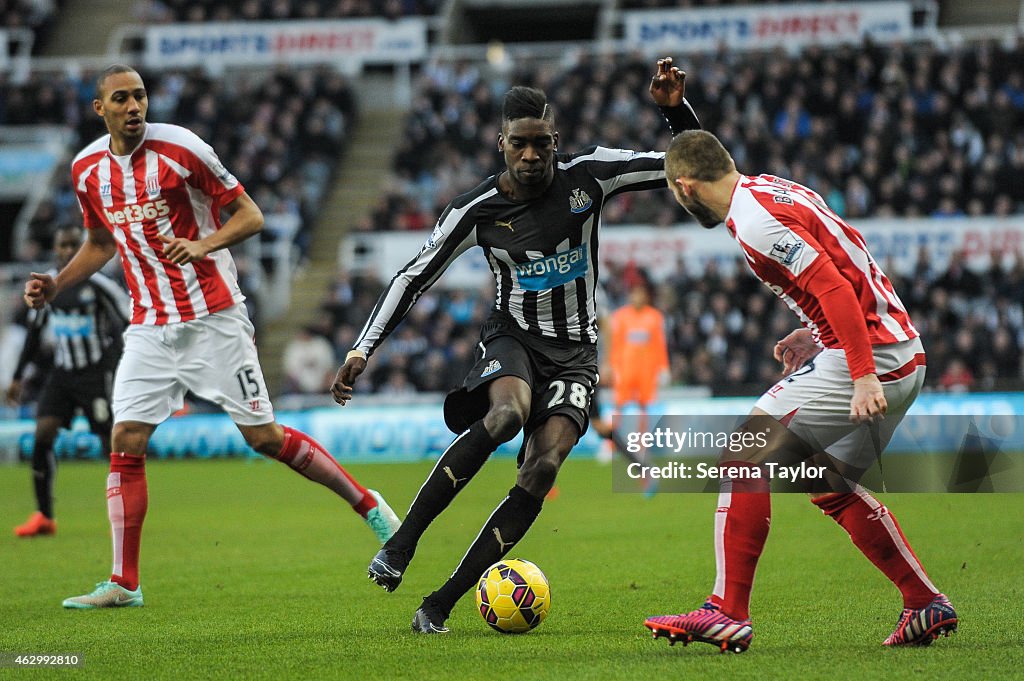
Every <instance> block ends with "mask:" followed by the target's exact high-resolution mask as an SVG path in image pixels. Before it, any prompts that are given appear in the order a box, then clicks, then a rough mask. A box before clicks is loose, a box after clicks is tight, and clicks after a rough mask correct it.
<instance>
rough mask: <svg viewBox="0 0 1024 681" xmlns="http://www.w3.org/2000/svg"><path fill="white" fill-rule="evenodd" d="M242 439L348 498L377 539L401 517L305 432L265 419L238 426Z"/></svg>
mask: <svg viewBox="0 0 1024 681" xmlns="http://www.w3.org/2000/svg"><path fill="white" fill-rule="evenodd" d="M238 429H239V431H241V433H242V436H243V437H244V438H245V441H246V442H248V443H249V446H251V447H252V448H253V449H255V450H256V451H257V452H259V453H260V454H263V455H264V456H267V457H270V458H272V459H277V460H278V461H281V462H282V463H285V464H287V465H288V466H289V467H290V468H291V469H292V470H294V471H296V472H298V473H300V474H301V475H302V476H304V477H305V478H306V479H308V480H312V481H313V482H317V483H320V484H321V485H323V486H324V487H327V488H328V489H330V490H331V491H332V492H334V493H335V494H337V495H338V496H340V497H341V498H342V499H344V500H345V501H347V502H348V504H349V505H350V506H351V507H352V510H354V511H355V512H356V513H358V514H359V515H360V516H361V517H362V518H363V520H365V521H366V524H367V525H368V526H369V527H370V529H371V530H372V531H373V533H374V534H375V535H376V536H377V539H378V540H380V542H381V543H384V542H386V541H387V540H388V539H390V538H391V536H392V535H393V534H394V533H395V530H397V529H398V526H399V525H400V524H401V521H400V520H399V519H398V516H397V515H396V514H395V512H394V511H393V510H391V507H390V506H388V504H387V502H386V501H384V498H383V497H382V496H381V495H380V493H379V492H377V491H376V490H371V489H366V488H365V487H363V486H362V485H360V484H359V482H358V481H357V480H356V479H355V478H353V477H352V476H351V475H350V474H349V472H348V471H346V470H345V468H344V467H342V465H341V464H339V463H338V461H337V460H336V459H335V458H334V457H333V456H331V455H330V453H329V452H328V451H327V450H326V449H324V447H323V446H322V445H321V444H320V443H319V442H317V441H316V440H314V439H313V438H311V437H310V436H309V435H306V434H305V433H303V432H301V431H298V430H295V429H294V428H289V427H287V426H281V425H279V424H277V423H274V422H271V423H265V424H262V425H258V426H243V425H239V426H238Z"/></svg>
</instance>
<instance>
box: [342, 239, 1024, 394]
mask: <svg viewBox="0 0 1024 681" xmlns="http://www.w3.org/2000/svg"><path fill="white" fill-rule="evenodd" d="M993 256H994V257H993V260H992V265H991V266H990V267H989V268H988V270H985V271H981V272H976V271H972V270H969V269H967V267H966V258H965V256H964V254H962V253H959V254H955V255H954V257H953V258H952V260H951V262H950V264H949V267H948V268H947V269H937V268H935V267H934V264H933V262H932V260H931V258H930V255H929V253H928V251H927V250H926V249H922V250H921V251H919V253H918V262H917V264H916V266H915V267H914V268H913V270H912V272H911V274H910V275H908V276H900V275H899V274H897V273H896V272H895V271H894V270H893V269H892V268H891V267H890V268H888V269H887V273H888V274H889V276H890V278H891V279H892V281H893V286H894V287H895V288H896V289H897V290H898V291H900V292H902V294H903V302H904V303H905V304H906V306H907V308H908V310H909V311H910V314H911V318H912V319H913V320H914V324H915V326H916V327H917V329H918V330H919V331H920V332H921V335H922V338H923V340H924V344H925V349H926V351H927V353H928V372H927V376H926V389H929V390H951V391H964V390H973V389H979V390H1020V389H1022V388H1024V367H1022V361H1024V357H1022V355H1024V353H1022V348H1024V254H1022V253H1017V254H1016V255H1015V256H1014V257H1013V258H1012V262H1010V263H1009V264H1006V263H1004V262H1003V254H1002V253H999V252H997V253H994V254H993ZM634 269H635V268H629V267H627V268H619V267H616V266H614V265H611V264H606V265H604V266H603V267H602V281H603V284H604V288H605V293H606V297H607V304H608V305H609V306H610V307H619V306H621V305H623V304H625V303H626V302H627V299H628V296H629V289H630V285H631V282H632V281H634V278H633V277H632V275H631V272H632V271H633V270H634ZM339 282H342V283H339V284H336V285H335V287H334V288H333V289H332V293H331V295H330V296H329V297H328V300H327V302H325V310H330V311H331V314H333V316H334V318H335V319H345V320H349V321H346V322H336V328H338V326H337V324H344V328H345V332H344V337H345V341H344V342H342V343H341V344H339V345H338V346H336V352H337V354H339V356H340V355H342V354H344V352H346V351H347V350H348V349H349V347H350V344H351V342H352V340H353V339H354V337H355V333H356V330H355V329H354V328H353V327H352V326H351V324H352V323H359V321H361V318H362V317H363V316H364V315H365V314H366V313H367V312H368V310H369V307H372V305H373V304H374V302H375V300H376V297H377V296H378V295H379V294H380V292H381V290H382V289H383V288H384V282H383V281H379V280H376V279H373V278H367V277H363V278H358V279H350V278H348V277H342V278H340V279H339ZM338 289H341V291H343V296H342V297H343V298H344V299H345V300H349V301H362V302H361V303H359V304H356V303H355V302H350V303H349V305H348V306H347V307H337V306H334V305H333V304H331V303H330V301H331V300H336V299H337V298H338V296H339V294H338V293H337V291H338ZM492 300H493V294H492V293H491V292H490V291H479V290H471V289H467V290H461V289H460V290H432V291H430V292H428V293H427V294H426V295H425V296H424V299H423V300H421V301H420V303H419V304H418V305H417V308H416V309H415V312H416V313H415V314H410V316H409V317H407V318H406V320H405V321H404V322H403V324H402V326H401V327H399V329H398V330H396V332H395V337H394V339H393V340H392V342H391V344H390V345H389V347H388V348H385V350H384V351H382V353H381V355H380V356H378V357H377V358H376V361H375V362H373V363H371V364H370V369H369V370H368V374H369V375H368V378H369V380H368V381H367V383H368V384H369V385H372V386H374V387H375V389H377V390H384V389H385V386H388V387H387V390H389V391H395V390H398V389H399V388H401V389H402V390H405V389H406V387H407V386H408V385H412V386H414V387H415V389H416V390H419V391H434V392H444V391H447V390H449V389H451V388H453V387H455V386H457V385H459V383H460V382H461V380H462V378H463V377H464V375H465V373H466V372H467V371H468V370H469V367H470V366H471V365H472V363H473V347H474V344H475V343H476V340H477V337H476V334H477V327H478V325H479V323H480V321H481V320H482V319H483V317H484V316H485V315H486V312H487V309H488V308H489V306H490V305H491V301H492ZM654 305H655V306H656V307H658V308H659V309H661V310H662V311H663V314H664V318H665V327H666V340H667V342H668V349H669V371H670V374H671V375H670V380H671V383H673V384H677V385H679V384H682V385H700V386H706V387H709V388H711V389H712V391H713V392H714V393H715V394H716V395H753V394H759V393H760V392H761V391H762V390H763V388H764V385H765V384H767V383H772V382H774V381H777V380H778V379H779V378H780V374H779V371H780V366H779V363H778V362H776V361H775V360H774V359H773V358H772V347H773V346H774V344H775V342H776V341H777V340H778V339H779V338H782V337H783V336H785V335H786V334H788V333H789V332H790V331H792V330H793V329H794V328H795V326H794V323H793V320H792V313H791V312H790V311H789V310H788V309H787V308H786V307H785V305H784V304H783V303H782V302H781V301H779V300H778V299H777V298H776V297H775V295H773V294H772V292H771V291H769V290H768V289H767V288H766V287H764V286H761V285H760V284H758V283H757V281H756V280H754V279H753V277H751V276H749V274H748V273H747V271H746V266H745V265H744V264H743V263H742V262H739V261H737V262H736V263H735V267H734V268H733V273H731V274H724V273H723V272H722V271H721V270H720V269H719V268H718V267H717V266H715V265H714V264H713V263H712V264H710V265H709V266H708V267H707V269H706V271H705V272H704V273H703V275H702V276H698V277H690V276H689V274H688V273H687V272H686V271H685V270H684V269H682V268H680V270H679V271H678V272H677V273H676V274H675V276H674V277H673V278H671V279H670V280H667V281H666V282H664V283H663V284H662V285H661V286H660V287H656V289H655V300H654ZM349 308H355V309H354V310H351V311H350V310H349ZM468 308H472V309H473V311H472V313H471V314H469V316H466V315H465V314H456V313H453V311H457V310H464V309H468ZM453 314H456V316H458V318H459V319H458V321H456V319H455V317H453ZM351 320H355V321H351ZM396 370H398V371H402V372H404V373H405V375H406V380H405V381H401V382H400V381H399V380H398V379H397V378H396V377H395V376H394V373H395V371H396Z"/></svg>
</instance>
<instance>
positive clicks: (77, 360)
mask: <svg viewBox="0 0 1024 681" xmlns="http://www.w3.org/2000/svg"><path fill="white" fill-rule="evenodd" d="M50 274H51V275H53V276H55V275H56V272H55V271H53V272H50ZM128 310H129V301H128V295H127V294H126V293H125V292H124V291H123V290H122V289H121V287H120V286H118V285H117V284H115V283H114V282H113V281H112V280H111V279H110V278H109V277H107V276H105V275H103V274H100V273H99V272H97V273H96V274H94V275H92V276H91V277H90V278H89V279H87V280H86V281H83V282H82V283H80V284H77V285H76V286H73V287H71V288H69V289H65V290H64V291H61V292H60V294H59V295H57V297H56V298H54V299H53V300H52V301H51V302H50V303H49V304H48V305H47V306H46V307H44V308H42V309H41V310H31V311H29V317H28V323H29V328H28V336H27V337H26V339H25V346H24V347H23V348H22V351H21V356H20V357H19V358H18V366H17V368H16V369H15V371H14V379H15V380H20V379H21V376H22V374H23V373H24V371H25V367H27V366H28V365H29V364H30V363H31V362H32V361H33V360H34V359H35V358H36V356H37V354H38V352H39V350H40V348H41V346H42V343H43V334H44V332H45V333H47V334H49V335H50V336H52V339H53V343H54V355H53V363H54V367H55V368H56V369H58V370H61V371H82V370H84V369H89V368H91V367H95V366H100V365H102V366H104V367H109V366H112V364H113V363H115V362H116V361H117V359H118V358H119V357H120V356H121V349H122V340H121V334H122V333H123V332H124V329H125V326H126V325H127V324H128Z"/></svg>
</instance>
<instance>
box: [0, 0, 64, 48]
mask: <svg viewBox="0 0 1024 681" xmlns="http://www.w3.org/2000/svg"><path fill="white" fill-rule="evenodd" d="M59 5H60V0H52V1H51V2H45V1H44V2H39V1H33V0H0V29H22V28H24V29H28V30H30V31H32V33H33V35H34V42H33V45H32V51H33V53H35V54H38V53H39V49H40V46H41V45H42V44H43V43H44V41H45V40H46V37H47V35H48V34H49V30H50V28H51V27H52V26H53V20H54V15H55V13H56V10H57V8H58V6H59Z"/></svg>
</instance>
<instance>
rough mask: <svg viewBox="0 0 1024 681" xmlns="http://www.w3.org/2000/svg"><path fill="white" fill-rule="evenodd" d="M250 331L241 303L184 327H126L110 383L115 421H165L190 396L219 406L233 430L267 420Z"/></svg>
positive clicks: (268, 411) (264, 387) (267, 404)
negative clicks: (122, 346) (122, 348)
mask: <svg viewBox="0 0 1024 681" xmlns="http://www.w3.org/2000/svg"><path fill="white" fill-rule="evenodd" d="M254 333H255V329H253V326H252V322H250V321H249V318H248V317H247V316H246V314H245V306H244V305H243V304H241V303H240V304H238V305H234V306H233V307H229V308H228V309H226V310H222V311H220V312H216V313H214V314H211V315H208V316H206V317H201V318H199V319H193V320H192V321H188V322H178V323H175V324H164V325H162V326H154V325H148V324H132V325H131V326H129V327H128V329H127V330H126V331H125V332H124V354H123V355H122V356H121V362H120V364H118V366H117V377H116V378H115V379H114V395H113V403H114V423H119V422H121V421H140V422H142V423H150V424H154V425H155V424H159V423H163V422H164V421H166V420H167V418H168V417H170V415H171V414H173V413H174V412H176V411H178V410H179V409H181V408H182V406H183V405H184V404H185V392H186V391H189V390H191V391H192V392H193V393H195V394H196V395H198V396H199V397H202V398H203V399H206V400H210V401H211V402H214V403H215V404H218V405H220V407H221V408H222V409H224V411H226V412H227V413H228V416H230V417H231V420H232V421H234V422H235V423H237V424H238V425H241V426H258V425H262V424H265V423H270V422H272V421H273V420H274V407H273V406H272V405H271V403H270V398H269V396H268V394H267V385H266V382H265V381H264V380H263V370H262V369H260V362H259V358H258V357H257V355H256V343H255V342H254V341H253V334H254Z"/></svg>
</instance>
